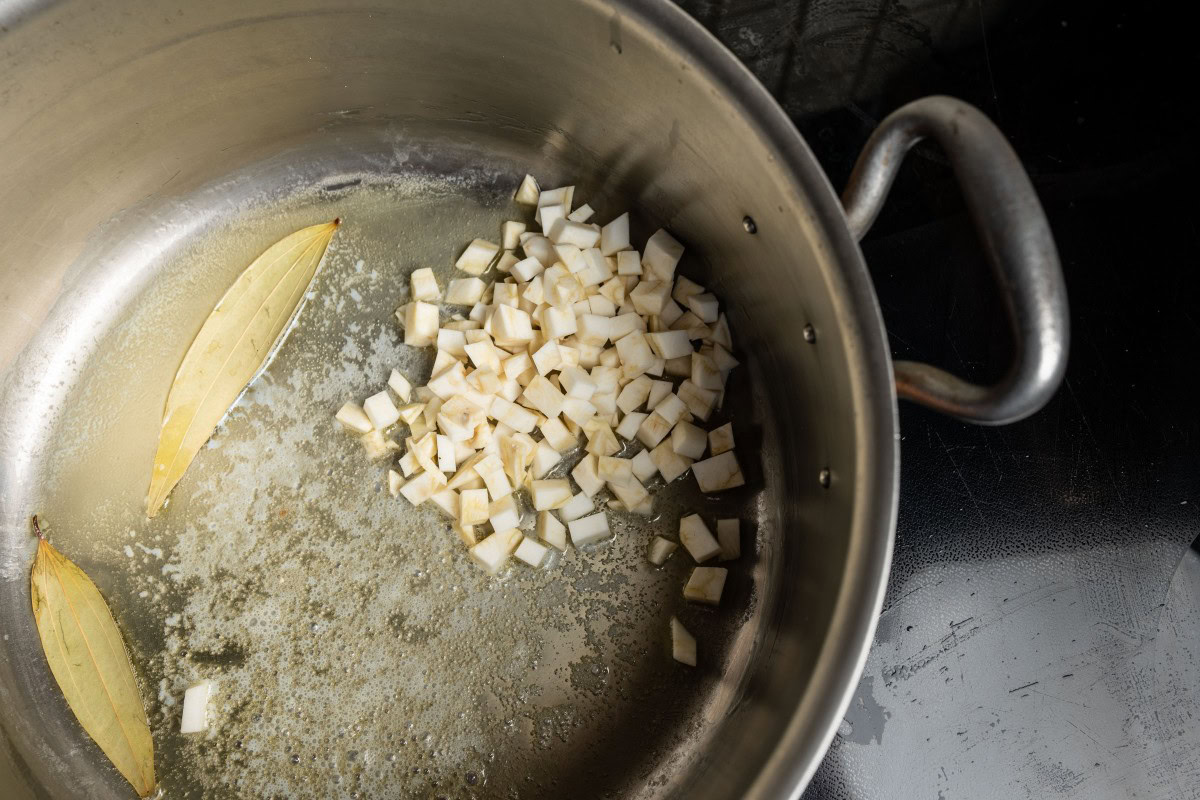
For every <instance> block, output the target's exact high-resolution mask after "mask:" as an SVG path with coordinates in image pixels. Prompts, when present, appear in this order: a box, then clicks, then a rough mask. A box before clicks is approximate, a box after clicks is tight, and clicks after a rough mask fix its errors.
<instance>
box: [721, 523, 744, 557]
mask: <svg viewBox="0 0 1200 800" xmlns="http://www.w3.org/2000/svg"><path fill="white" fill-rule="evenodd" d="M717 542H718V543H719V544H720V545H721V560H722V561H731V560H733V559H735V558H738V557H740V556H741V554H742V532H741V524H740V523H739V521H738V520H736V519H719V520H717Z"/></svg>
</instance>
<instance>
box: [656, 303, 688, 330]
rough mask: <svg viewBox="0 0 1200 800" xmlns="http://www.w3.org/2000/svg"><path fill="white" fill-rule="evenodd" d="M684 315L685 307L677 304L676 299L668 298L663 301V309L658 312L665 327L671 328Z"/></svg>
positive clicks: (659, 318) (659, 319)
mask: <svg viewBox="0 0 1200 800" xmlns="http://www.w3.org/2000/svg"><path fill="white" fill-rule="evenodd" d="M682 316H683V309H682V308H680V307H679V306H677V305H676V304H675V301H674V300H671V299H670V298H667V300H666V302H664V303H663V309H662V311H660V312H658V321H659V322H660V323H661V324H662V325H663V327H664V328H670V327H671V326H672V325H673V324H674V323H676V322H678V321H679V318H680V317H682Z"/></svg>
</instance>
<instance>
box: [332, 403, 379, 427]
mask: <svg viewBox="0 0 1200 800" xmlns="http://www.w3.org/2000/svg"><path fill="white" fill-rule="evenodd" d="M334 419H336V420H337V421H338V422H340V423H342V425H343V426H344V427H345V428H346V429H347V430H350V431H353V432H354V433H370V432H371V431H372V430H373V429H374V427H375V426H374V425H372V424H371V418H370V417H368V416H367V414H366V412H365V411H363V409H362V406H360V405H359V404H358V403H349V402H347V403H343V404H342V407H341V408H339V409H338V412H337V414H335V415H334Z"/></svg>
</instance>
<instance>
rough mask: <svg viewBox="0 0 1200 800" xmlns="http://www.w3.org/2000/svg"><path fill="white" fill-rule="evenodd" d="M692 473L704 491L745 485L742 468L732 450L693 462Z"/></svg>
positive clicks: (715, 490) (716, 490)
mask: <svg viewBox="0 0 1200 800" xmlns="http://www.w3.org/2000/svg"><path fill="white" fill-rule="evenodd" d="M692 473H693V474H695V476H696V483H698V484H699V485H700V491H702V492H720V491H723V490H725V489H735V488H737V487H738V486H743V485H745V483H746V479H745V478H743V477H742V468H741V467H739V466H738V462H737V458H736V457H735V456H734V454H733V451H732V450H728V451H726V452H724V453H721V454H719V455H715V456H713V457H712V458H708V459H705V460H704V461H697V462H696V463H694V464H692Z"/></svg>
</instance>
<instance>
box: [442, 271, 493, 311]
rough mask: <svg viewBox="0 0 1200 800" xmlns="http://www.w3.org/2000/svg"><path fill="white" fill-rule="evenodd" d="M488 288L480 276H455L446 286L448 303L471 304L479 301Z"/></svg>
mask: <svg viewBox="0 0 1200 800" xmlns="http://www.w3.org/2000/svg"><path fill="white" fill-rule="evenodd" d="M486 288H487V285H486V284H484V282H483V281H481V280H480V279H479V278H474V277H471V278H455V279H454V280H452V281H450V284H449V285H448V286H447V287H446V303H447V304H448V305H452V306H471V305H475V304H476V303H478V302H479V300H480V298H482V297H483V292H484V290H485V289H486Z"/></svg>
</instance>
